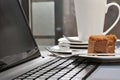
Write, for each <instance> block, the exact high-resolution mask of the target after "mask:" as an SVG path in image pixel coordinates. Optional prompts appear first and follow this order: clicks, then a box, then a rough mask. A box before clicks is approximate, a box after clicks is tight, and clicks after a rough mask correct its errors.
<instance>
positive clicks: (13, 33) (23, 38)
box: [0, 0, 40, 71]
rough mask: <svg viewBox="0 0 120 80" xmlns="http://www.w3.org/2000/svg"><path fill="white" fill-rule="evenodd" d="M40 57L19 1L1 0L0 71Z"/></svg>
mask: <svg viewBox="0 0 120 80" xmlns="http://www.w3.org/2000/svg"><path fill="white" fill-rule="evenodd" d="M39 55H40V53H39V50H38V47H37V45H36V43H35V40H34V38H33V36H32V34H31V31H30V28H29V26H28V23H27V21H26V19H25V15H24V14H23V10H22V8H21V6H20V4H19V1H18V0H0V71H3V70H4V69H6V68H9V67H11V66H14V65H16V64H19V63H22V62H25V61H27V60H30V59H33V58H35V57H38V56H39Z"/></svg>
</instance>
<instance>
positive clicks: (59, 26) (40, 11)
mask: <svg viewBox="0 0 120 80" xmlns="http://www.w3.org/2000/svg"><path fill="white" fill-rule="evenodd" d="M20 1H21V4H22V6H23V8H24V10H25V13H26V16H27V19H28V21H29V24H30V28H31V31H32V33H33V35H34V38H35V40H36V42H37V44H38V45H55V44H57V43H58V39H59V38H61V37H62V35H65V36H77V28H76V16H75V10H74V1H73V0H20ZM110 2H117V3H118V4H120V0H108V3H110ZM98 15H99V14H98ZM117 15H118V10H117V8H116V7H114V6H112V7H110V8H109V10H108V13H107V14H106V17H105V25H104V31H105V30H106V29H108V28H109V27H110V26H111V24H112V23H113V22H114V21H115V19H116V17H117ZM109 34H116V35H117V37H118V38H120V21H119V22H118V23H117V25H116V26H115V27H114V28H113V29H112V30H111V31H110V33H109Z"/></svg>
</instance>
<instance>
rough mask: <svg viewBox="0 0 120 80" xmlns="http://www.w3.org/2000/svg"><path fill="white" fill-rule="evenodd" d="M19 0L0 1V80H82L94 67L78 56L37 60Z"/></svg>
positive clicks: (35, 47) (37, 49)
mask: <svg viewBox="0 0 120 80" xmlns="http://www.w3.org/2000/svg"><path fill="white" fill-rule="evenodd" d="M40 52H41V51H40V50H39V48H38V46H37V44H36V42H35V40H34V38H33V35H32V33H31V30H30V28H29V25H28V21H27V19H26V17H25V14H24V11H23V9H22V6H21V5H20V2H19V0H0V80H77V79H79V80H80V79H86V78H87V77H88V76H89V75H90V74H91V73H92V72H93V71H94V70H95V69H96V68H97V67H98V64H89V63H88V62H87V59H85V58H80V57H69V58H60V57H51V56H48V57H45V58H43V57H41V53H40Z"/></svg>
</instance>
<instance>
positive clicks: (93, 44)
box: [88, 34, 117, 55]
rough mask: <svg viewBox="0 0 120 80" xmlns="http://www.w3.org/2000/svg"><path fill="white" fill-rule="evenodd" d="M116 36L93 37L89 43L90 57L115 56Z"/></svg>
mask: <svg viewBox="0 0 120 80" xmlns="http://www.w3.org/2000/svg"><path fill="white" fill-rule="evenodd" d="M116 41H117V37H116V35H113V34H110V35H92V36H90V37H89V41H88V55H115V45H116Z"/></svg>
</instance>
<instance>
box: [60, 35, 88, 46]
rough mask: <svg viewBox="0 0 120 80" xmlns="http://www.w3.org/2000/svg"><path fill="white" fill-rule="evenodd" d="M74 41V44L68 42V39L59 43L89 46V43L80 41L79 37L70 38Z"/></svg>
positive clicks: (63, 39) (61, 39)
mask: <svg viewBox="0 0 120 80" xmlns="http://www.w3.org/2000/svg"><path fill="white" fill-rule="evenodd" d="M68 38H70V39H72V40H74V42H70V41H68V40H67V39H66V38H64V37H63V38H60V39H58V41H59V43H68V44H80V45H88V42H87V41H80V40H79V38H78V37H77V36H75V37H68Z"/></svg>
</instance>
